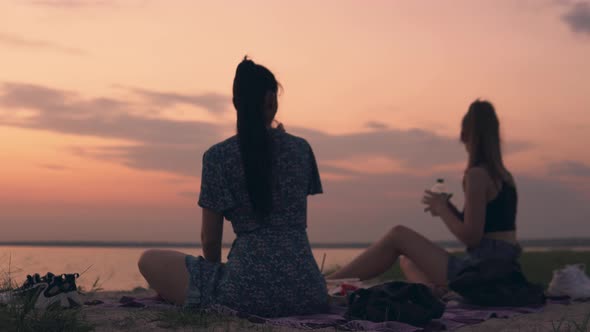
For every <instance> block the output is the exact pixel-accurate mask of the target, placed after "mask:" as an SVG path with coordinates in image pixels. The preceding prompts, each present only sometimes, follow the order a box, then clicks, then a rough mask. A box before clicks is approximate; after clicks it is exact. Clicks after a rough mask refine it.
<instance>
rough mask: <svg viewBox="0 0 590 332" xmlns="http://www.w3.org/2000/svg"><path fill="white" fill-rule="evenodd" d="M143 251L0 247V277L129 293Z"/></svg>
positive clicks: (341, 255)
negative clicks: (64, 279)
mask: <svg viewBox="0 0 590 332" xmlns="http://www.w3.org/2000/svg"><path fill="white" fill-rule="evenodd" d="M562 249H569V250H581V251H587V250H590V248H589V247H571V248H562ZM144 250H145V249H143V248H94V247H93V248H85V247H20V246H16V247H2V246H0V273H1V275H0V276H1V277H4V276H6V273H8V272H10V275H11V277H12V278H13V280H14V281H16V282H17V283H19V284H20V283H22V281H23V280H24V278H25V276H26V275H27V274H33V273H39V274H45V273H46V272H48V271H49V272H52V273H55V274H61V273H74V272H78V273H82V272H83V271H84V270H86V269H88V268H89V269H88V271H87V272H86V273H84V274H83V275H82V276H81V277H80V279H79V280H78V284H79V285H80V286H82V287H84V289H87V290H88V289H90V288H91V287H92V284H93V283H94V282H95V280H97V279H98V280H99V285H100V287H101V288H103V289H104V290H130V289H133V288H135V287H138V286H141V287H146V286H147V285H146V283H145V281H144V280H143V278H142V277H141V275H140V274H139V271H138V270H137V260H138V258H139V255H141V253H142V252H143V251H144ZM174 250H178V251H182V252H185V253H188V254H192V255H200V253H201V251H200V249H195V248H175V249H174ZM526 250H527V251H546V250H551V248H547V247H532V248H531V247H529V248H526ZM361 251H362V249H359V248H329V249H322V248H317V249H314V250H313V253H314V256H315V258H316V261H317V262H318V266H320V265H321V263H322V260H323V257H324V255H325V256H326V259H325V263H324V270H330V268H334V266H336V265H343V264H346V263H347V262H349V261H351V260H352V259H353V258H354V257H356V256H357V255H358V254H359V253H360V252H361ZM228 252H229V248H224V249H223V257H226V256H227V253H228Z"/></svg>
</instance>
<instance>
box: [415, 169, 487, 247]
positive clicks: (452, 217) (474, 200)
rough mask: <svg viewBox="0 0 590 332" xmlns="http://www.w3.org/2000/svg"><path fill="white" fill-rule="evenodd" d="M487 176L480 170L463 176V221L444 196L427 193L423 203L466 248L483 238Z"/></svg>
mask: <svg viewBox="0 0 590 332" xmlns="http://www.w3.org/2000/svg"><path fill="white" fill-rule="evenodd" d="M488 184H489V176H488V174H487V172H486V171H485V170H484V169H482V168H472V169H470V170H469V171H468V172H467V174H466V175H465V215H464V218H463V221H461V219H459V216H458V215H457V214H456V213H455V211H453V209H452V208H451V206H450V205H449V204H448V201H447V197H446V196H445V195H440V194H435V193H431V192H429V191H427V194H426V196H425V197H424V203H425V204H427V205H428V207H427V209H428V210H430V211H431V212H432V213H433V214H434V215H437V216H439V217H441V219H442V220H443V221H444V223H445V224H446V225H447V228H448V229H449V230H450V231H451V233H453V235H455V236H456V237H457V239H458V240H459V241H461V242H463V243H464V244H465V245H466V246H468V247H474V246H477V245H478V244H479V242H480V241H481V238H482V237H483V230H484V225H485V213H486V204H487V198H486V192H487V190H486V189H487V188H488Z"/></svg>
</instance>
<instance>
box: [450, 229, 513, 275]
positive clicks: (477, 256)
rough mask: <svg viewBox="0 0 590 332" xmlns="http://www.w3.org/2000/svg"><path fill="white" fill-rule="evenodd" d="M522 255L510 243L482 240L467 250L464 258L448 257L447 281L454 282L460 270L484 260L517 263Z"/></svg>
mask: <svg viewBox="0 0 590 332" xmlns="http://www.w3.org/2000/svg"><path fill="white" fill-rule="evenodd" d="M521 253H522V248H521V247H520V246H519V245H514V244H512V243H509V242H506V241H501V240H494V239H489V238H485V237H484V238H483V239H482V240H481V242H480V243H479V245H478V246H477V247H475V248H468V249H467V253H466V255H464V256H454V255H451V256H449V261H448V265H447V280H448V281H451V280H454V279H455V277H456V276H457V275H458V274H459V272H461V271H462V270H464V269H466V268H468V267H471V266H474V265H477V264H478V263H479V262H481V261H482V260H486V259H503V260H513V261H517V260H518V258H519V257H520V254H521Z"/></svg>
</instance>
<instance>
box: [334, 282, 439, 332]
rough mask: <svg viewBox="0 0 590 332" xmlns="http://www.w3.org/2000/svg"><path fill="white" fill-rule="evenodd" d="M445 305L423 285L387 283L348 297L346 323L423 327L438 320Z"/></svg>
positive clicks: (360, 290)
mask: <svg viewBox="0 0 590 332" xmlns="http://www.w3.org/2000/svg"><path fill="white" fill-rule="evenodd" d="M444 310H445V305H444V304H443V303H442V302H441V301H440V300H438V299H437V298H436V297H435V296H434V295H433V294H432V292H431V291H430V289H429V288H428V287H426V286H424V285H422V284H411V283H406V282H400V281H395V282H388V283H385V284H381V285H377V286H373V287H371V288H368V289H359V290H357V291H355V292H354V293H352V294H350V296H349V300H348V310H347V312H346V315H345V316H346V318H347V319H355V320H358V319H360V320H369V321H372V322H384V321H398V322H403V323H407V324H411V325H415V326H423V325H425V324H427V323H428V322H430V321H431V320H432V319H436V318H440V317H441V316H442V314H443V312H444Z"/></svg>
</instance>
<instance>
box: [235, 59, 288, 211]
mask: <svg viewBox="0 0 590 332" xmlns="http://www.w3.org/2000/svg"><path fill="white" fill-rule="evenodd" d="M277 90H278V82H277V81H276V79H275V77H274V75H273V74H272V73H271V72H270V71H269V70H268V69H266V68H265V67H263V66H261V65H257V64H255V63H254V62H253V61H252V60H249V59H247V58H246V57H245V58H244V60H243V61H242V62H241V63H240V64H239V65H238V68H237V69H236V76H235V79H234V87H233V94H234V96H233V103H234V107H235V108H236V110H237V113H238V125H237V127H238V128H237V129H238V141H239V146H240V154H241V158H242V164H243V168H244V174H245V177H246V188H247V190H248V195H249V197H250V203H251V205H252V209H253V210H254V213H255V214H256V216H257V218H258V220H259V221H262V220H263V219H264V217H265V216H266V215H268V213H269V212H270V211H271V210H272V159H273V158H272V145H271V139H270V133H269V129H268V126H269V123H268V119H267V118H268V116H267V114H266V109H265V104H266V103H265V101H266V96H267V94H268V93H269V92H272V93H276V92H277Z"/></svg>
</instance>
